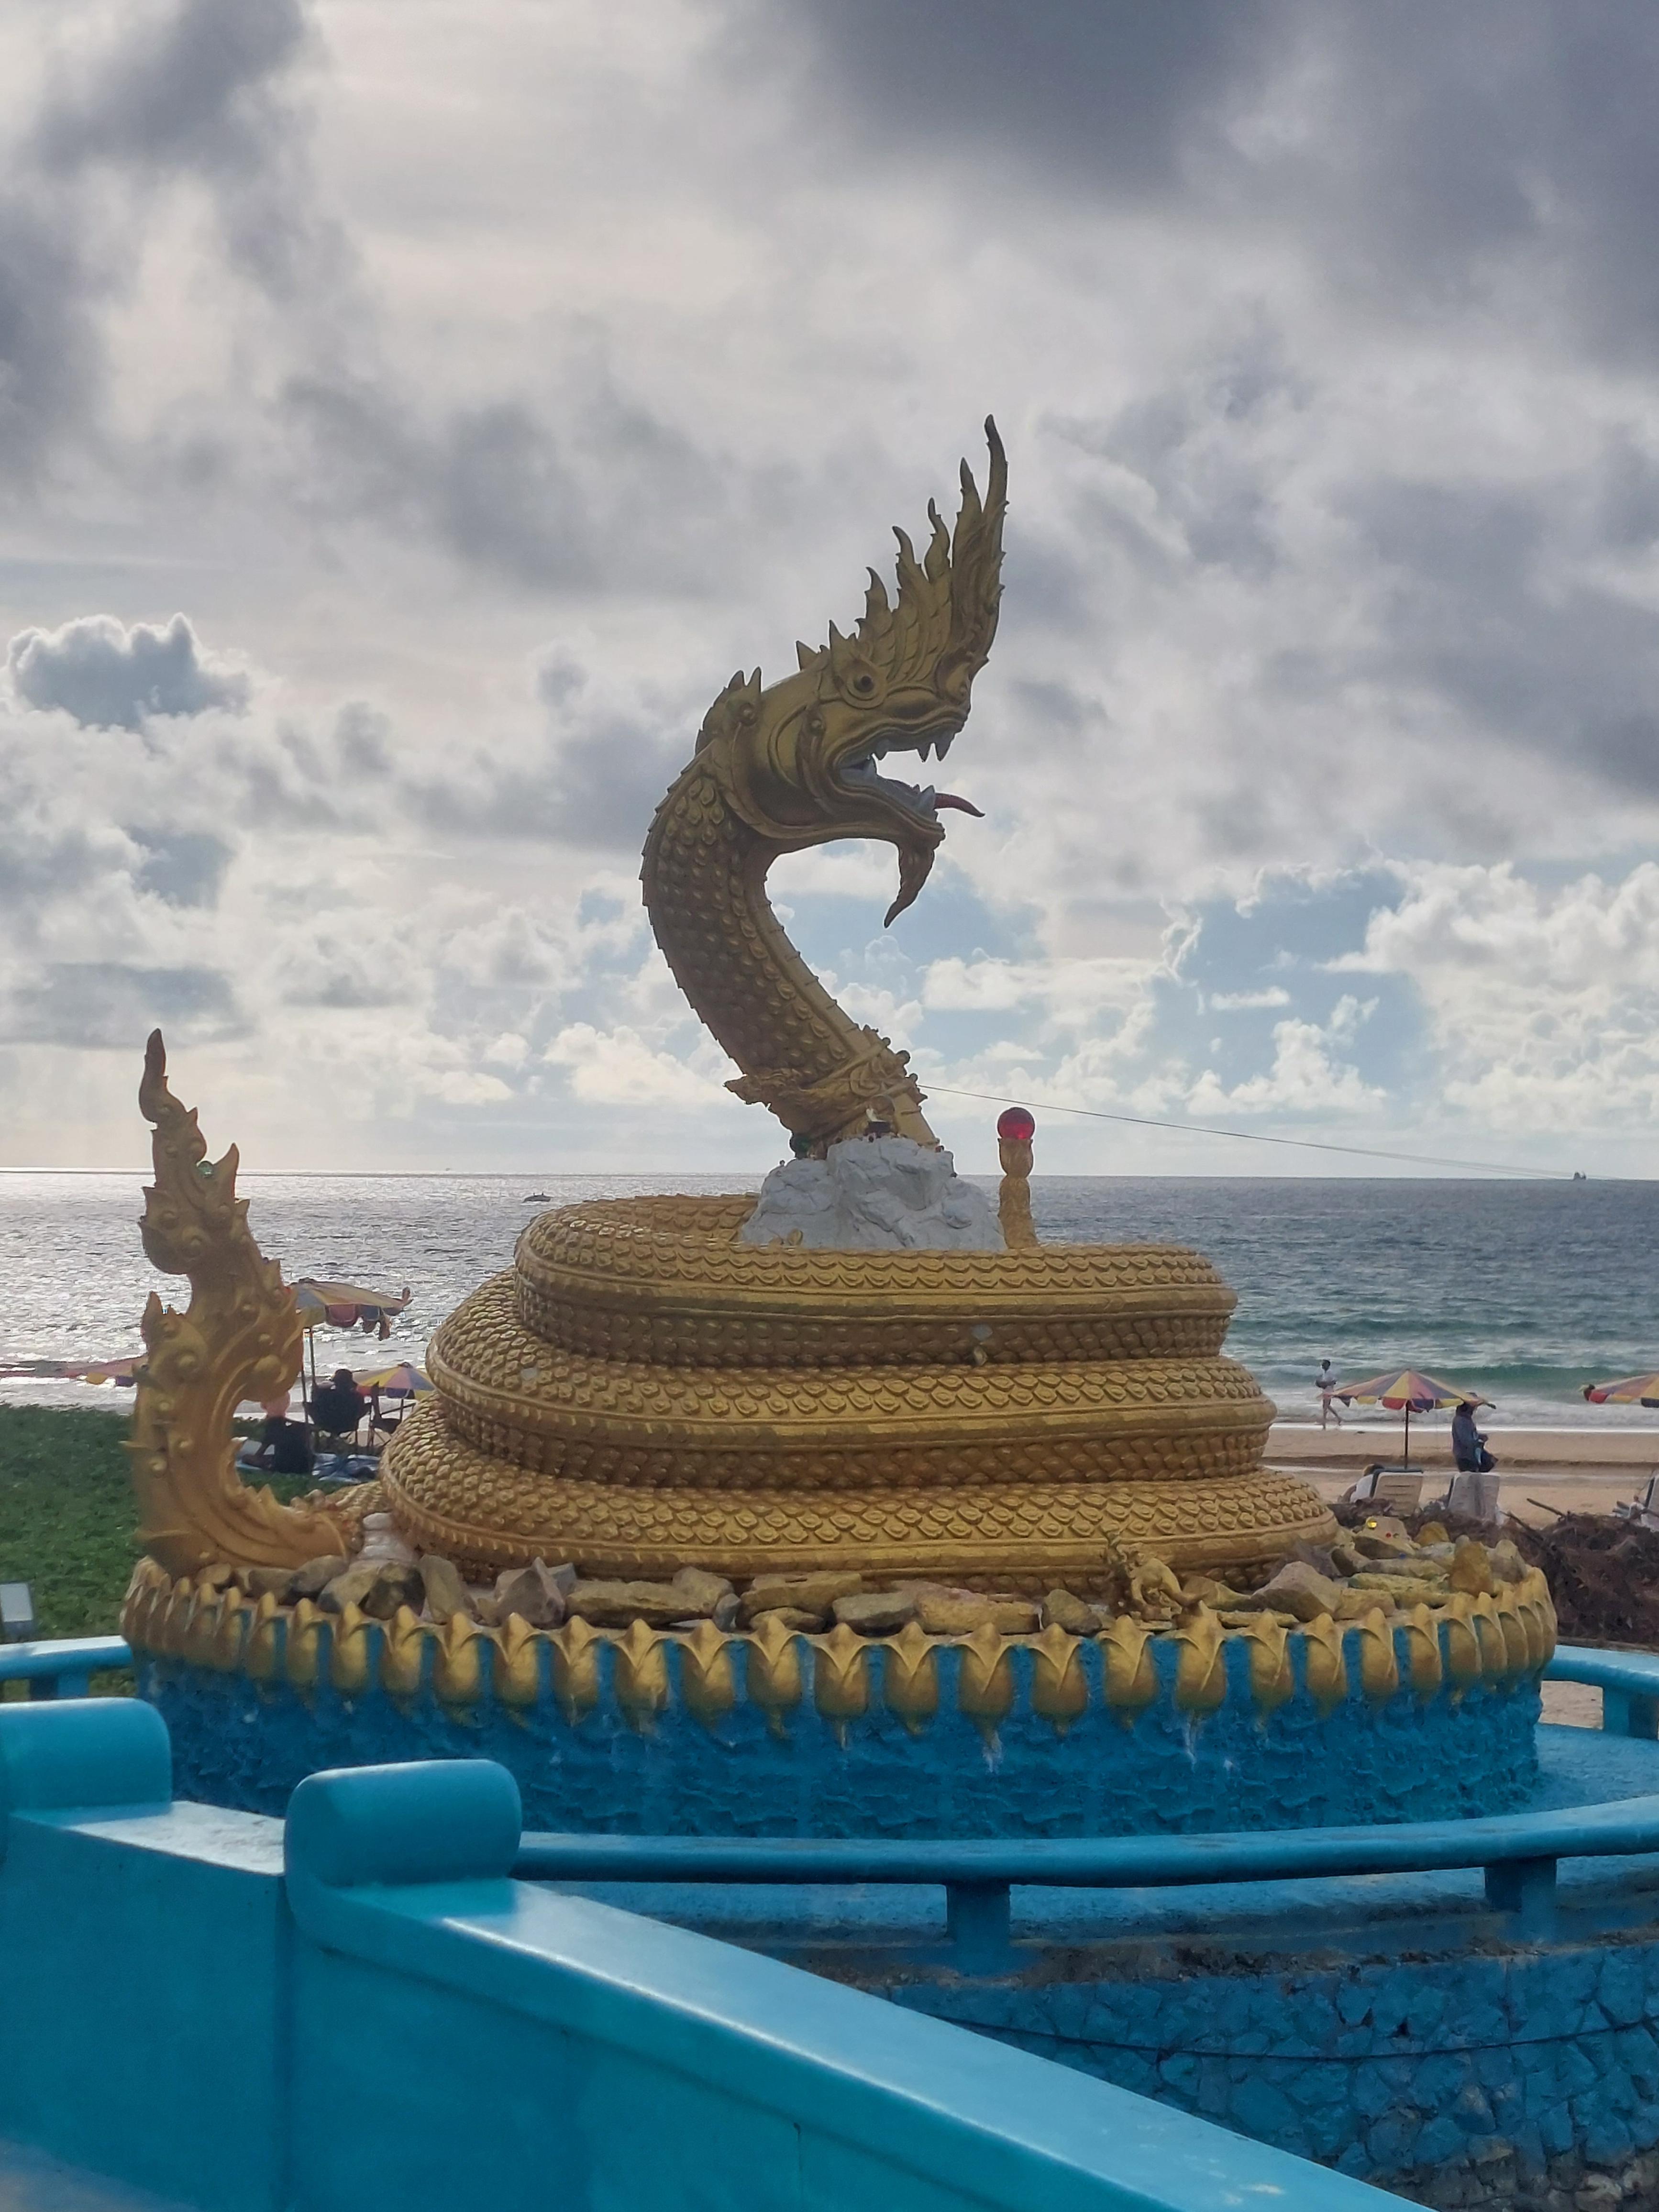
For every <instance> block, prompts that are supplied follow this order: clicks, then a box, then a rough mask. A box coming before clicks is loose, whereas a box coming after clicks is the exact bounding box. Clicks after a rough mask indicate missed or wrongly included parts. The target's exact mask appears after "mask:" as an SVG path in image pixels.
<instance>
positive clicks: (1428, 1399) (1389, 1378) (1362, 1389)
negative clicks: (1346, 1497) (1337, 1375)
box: [1332, 1367, 1492, 1460]
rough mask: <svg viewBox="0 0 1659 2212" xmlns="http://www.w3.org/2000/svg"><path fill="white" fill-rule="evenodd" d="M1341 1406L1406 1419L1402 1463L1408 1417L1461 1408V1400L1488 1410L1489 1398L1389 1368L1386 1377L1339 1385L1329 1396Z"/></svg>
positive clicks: (1408, 1448)
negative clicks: (1379, 1409)
mask: <svg viewBox="0 0 1659 2212" xmlns="http://www.w3.org/2000/svg"><path fill="white" fill-rule="evenodd" d="M1332 1395H1333V1396H1334V1397H1337V1398H1340V1400H1341V1401H1342V1402H1343V1404H1344V1405H1345V1406H1348V1405H1361V1406H1384V1407H1387V1408H1388V1410H1389V1412H1390V1413H1401V1412H1403V1413H1404V1414H1405V1416H1406V1443H1405V1447H1404V1449H1403V1450H1402V1451H1401V1455H1400V1456H1401V1459H1402V1460H1407V1459H1409V1458H1410V1457H1411V1455H1412V1415H1413V1413H1435V1412H1437V1411H1438V1410H1439V1409H1440V1408H1442V1407H1446V1406H1461V1405H1462V1402H1463V1401H1464V1400H1465V1398H1468V1399H1472V1400H1473V1401H1474V1403H1475V1404H1476V1405H1477V1406H1490V1405H1491V1403H1492V1400H1491V1399H1490V1398H1482V1397H1479V1396H1477V1395H1476V1394H1475V1392H1474V1391H1473V1390H1465V1389H1463V1388H1462V1384H1461V1383H1443V1382H1441V1381H1440V1379H1439V1377H1438V1376H1434V1375H1425V1374H1424V1372H1423V1371H1422V1370H1421V1369H1420V1368H1418V1367H1391V1368H1390V1369H1389V1371H1388V1373H1387V1374H1386V1375H1373V1376H1370V1378H1369V1380H1367V1381H1366V1382H1364V1383H1339V1384H1338V1386H1337V1388H1336V1389H1335V1390H1334V1392H1333V1393H1332Z"/></svg>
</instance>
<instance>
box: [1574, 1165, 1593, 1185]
mask: <svg viewBox="0 0 1659 2212" xmlns="http://www.w3.org/2000/svg"><path fill="white" fill-rule="evenodd" d="M1572 1179H1573V1181H1574V1182H1589V1176H1587V1175H1586V1174H1585V1173H1584V1170H1583V1168H1575V1169H1574V1170H1573V1171H1572Z"/></svg>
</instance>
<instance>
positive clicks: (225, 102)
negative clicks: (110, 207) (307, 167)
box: [34, 0, 324, 294]
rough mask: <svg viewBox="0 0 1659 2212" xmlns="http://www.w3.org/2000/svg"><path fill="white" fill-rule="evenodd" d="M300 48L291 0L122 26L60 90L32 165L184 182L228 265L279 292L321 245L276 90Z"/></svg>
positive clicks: (294, 126) (286, 112) (285, 104)
mask: <svg viewBox="0 0 1659 2212" xmlns="http://www.w3.org/2000/svg"><path fill="white" fill-rule="evenodd" d="M308 43H309V29H308V26H307V21H306V15H305V11H304V9H303V7H302V6H301V0H180V4H179V5H177V6H175V7H173V8H171V9H162V10H161V11H159V12H156V13H154V14H152V15H149V16H148V17H144V18H141V19H140V20H138V21H137V22H136V23H129V24H126V25H124V27H123V32H122V35H121V36H120V37H119V38H118V40H116V42H115V43H114V44H113V45H112V46H111V47H110V48H109V49H107V50H106V52H103V53H101V54H94V55H93V56H91V57H89V58H88V60H87V61H86V62H85V63H84V64H83V65H82V73H81V75H80V76H79V77H78V79H76V80H75V81H72V82H66V83H62V84H60V85H59V87H58V90H57V93H56V95H55V97H54V98H53V99H52V100H51V101H50V102H49V103H48V105H47V106H46V109H45V111H44V112H43V113H42V115H41V117H40V121H39V124H38V125H37V128H36V131H35V134H34V150H35V153H36V155H37V158H38V159H39V161H40V165H41V167H42V168H43V169H44V170H45V171H46V173H47V174H48V175H52V176H56V177H58V178H63V177H74V176H76V175H77V174H79V173H82V172H85V171H88V170H93V169H98V168H110V167H119V168H123V169H125V170H127V171H129V172H131V173H136V174H137V175H138V176H139V177H141V178H142V179H144V180H145V181H147V182H151V183H161V182H165V181H168V180H171V179H178V178H191V179H195V180H197V182H199V183H201V184H203V185H205V186H207V187H208V189H209V191H210V193H211V195H212V197H213V204H214V206H215V209H216V213H217V215H218V216H219V220H220V224H221V228H222V234H223V236H224V239H225V241H226V244H227V246H228V249H229V252H230V254H231V257H232V259H233V260H234V262H235V263H236V264H238V265H239V266H240V268H241V269H243V270H244V271H245V272H246V273H247V274H249V275H251V276H253V277H254V278H255V279H256V281H258V282H259V283H262V284H264V285H265V286H266V287H267V288H268V289H271V290H274V291H276V292H278V293H283V294H286V293H287V292H289V290H291V289H292V288H293V285H294V283H295V280H296V278H297V277H298V276H299V275H300V274H301V270H302V269H303V268H304V266H305V264H306V263H307V260H308V258H312V256H313V254H314V251H315V249H316V248H317V247H318V246H319V244H322V243H323V242H324V241H323V240H321V239H319V232H318V226H317V225H316V223H315V222H314V221H313V216H312V211H311V204H310V203H311V196H310V193H309V191H308V190H307V186H306V182H305V179H304V177H303V174H302V169H301V163H302V160H303V146H302V143H301V131H300V126H299V122H298V118H297V117H296V115H295V111H294V109H293V107H292V105H291V103H290V100H289V87H288V82H287V81H288V79H289V76H290V75H291V73H292V71H293V70H294V69H295V65H296V64H297V63H298V62H299V61H300V59H301V57H302V56H303V55H304V53H305V52H306V50H307V46H308Z"/></svg>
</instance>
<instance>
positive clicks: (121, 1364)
mask: <svg viewBox="0 0 1659 2212" xmlns="http://www.w3.org/2000/svg"><path fill="white" fill-rule="evenodd" d="M148 1357H149V1354H148V1353H146V1352H127V1353H125V1354H124V1355H123V1356H122V1357H121V1358H119V1359H93V1360H86V1359H26V1360H24V1361H23V1362H22V1364H21V1365H20V1366H16V1367H0V1382H5V1383H10V1382H21V1381H22V1380H23V1379H25V1378H26V1377H27V1379H28V1380H29V1381H31V1382H35V1383H114V1384H116V1386H117V1387H118V1389H123V1390H131V1388H132V1386H133V1383H135V1381H136V1380H137V1373H138V1370H139V1369H140V1368H141V1367H142V1366H143V1364H144V1361H145V1359H146V1358H148Z"/></svg>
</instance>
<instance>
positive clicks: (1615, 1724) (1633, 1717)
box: [1601, 1689, 1659, 1742]
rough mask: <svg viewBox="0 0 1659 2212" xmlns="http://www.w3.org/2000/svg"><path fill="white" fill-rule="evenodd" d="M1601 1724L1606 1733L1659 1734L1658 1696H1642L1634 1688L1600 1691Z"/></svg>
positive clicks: (1650, 1737) (1653, 1736)
mask: <svg viewBox="0 0 1659 2212" xmlns="http://www.w3.org/2000/svg"><path fill="white" fill-rule="evenodd" d="M1601 1726H1602V1728H1603V1729H1604V1730H1605V1731H1606V1732H1607V1735H1638V1736H1645V1737H1646V1738H1647V1739H1648V1740H1649V1741H1650V1742H1651V1741H1652V1740H1653V1739H1654V1738H1655V1737H1656V1736H1659V1698H1644V1697H1643V1696H1642V1695H1641V1693H1640V1692H1638V1691H1636V1690H1608V1689H1604V1690H1603V1691H1602V1692H1601Z"/></svg>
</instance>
